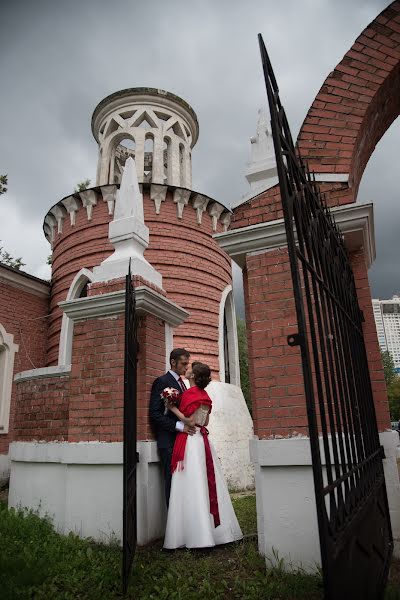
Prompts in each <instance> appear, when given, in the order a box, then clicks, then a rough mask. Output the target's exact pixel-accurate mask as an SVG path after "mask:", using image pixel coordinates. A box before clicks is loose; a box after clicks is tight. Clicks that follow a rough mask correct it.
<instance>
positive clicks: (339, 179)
mask: <svg viewBox="0 0 400 600" xmlns="http://www.w3.org/2000/svg"><path fill="white" fill-rule="evenodd" d="M313 175H314V177H315V181H321V182H323V183H347V182H348V181H349V177H350V174H349V173H313Z"/></svg>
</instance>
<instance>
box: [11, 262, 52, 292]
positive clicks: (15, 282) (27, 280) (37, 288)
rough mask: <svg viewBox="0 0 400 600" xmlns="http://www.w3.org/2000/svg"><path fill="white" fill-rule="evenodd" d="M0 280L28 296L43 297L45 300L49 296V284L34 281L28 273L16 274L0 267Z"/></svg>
mask: <svg viewBox="0 0 400 600" xmlns="http://www.w3.org/2000/svg"><path fill="white" fill-rule="evenodd" d="M0 279H2V280H4V281H6V282H7V283H8V284H9V285H11V286H12V287H16V288H18V289H21V288H22V289H23V290H25V291H26V292H28V293H30V294H34V295H35V296H45V297H46V298H48V297H49V295H50V284H49V283H47V282H46V281H40V280H36V279H34V278H33V277H32V278H31V277H30V276H29V275H28V273H24V272H23V271H20V272H17V271H15V270H10V269H6V268H4V267H3V266H2V265H0Z"/></svg>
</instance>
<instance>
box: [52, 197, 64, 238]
mask: <svg viewBox="0 0 400 600" xmlns="http://www.w3.org/2000/svg"><path fill="white" fill-rule="evenodd" d="M50 213H51V214H52V215H53V216H54V218H55V220H56V221H57V233H62V229H63V221H64V217H65V216H66V214H67V211H66V209H65V207H64V206H62V205H60V204H56V205H55V206H53V208H52V209H51V210H50Z"/></svg>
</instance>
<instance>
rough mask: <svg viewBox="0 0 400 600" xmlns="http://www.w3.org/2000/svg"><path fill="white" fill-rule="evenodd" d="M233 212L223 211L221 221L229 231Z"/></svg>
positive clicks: (225, 229)
mask: <svg viewBox="0 0 400 600" xmlns="http://www.w3.org/2000/svg"><path fill="white" fill-rule="evenodd" d="M231 219H232V214H231V213H230V212H228V211H226V212H224V213H222V215H221V218H220V222H221V224H222V226H223V228H224V231H228V229H229V225H230V224H231Z"/></svg>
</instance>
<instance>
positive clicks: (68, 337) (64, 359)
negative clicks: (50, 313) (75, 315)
mask: <svg viewBox="0 0 400 600" xmlns="http://www.w3.org/2000/svg"><path fill="white" fill-rule="evenodd" d="M93 280H94V276H93V273H92V271H90V270H89V269H81V270H80V271H79V273H77V274H76V275H75V277H74V278H73V280H72V283H71V285H70V286H69V290H68V293H67V298H66V300H67V301H70V300H73V299H74V298H77V297H78V298H79V295H80V293H81V291H82V289H83V287H84V285H85V284H86V283H88V282H89V283H91V282H93ZM73 336H74V323H73V321H72V319H70V318H69V317H68V316H67V315H66V314H65V313H64V314H63V316H62V322H61V334H60V343H59V347H58V364H59V365H69V364H70V363H71V360H72V340H73Z"/></svg>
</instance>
